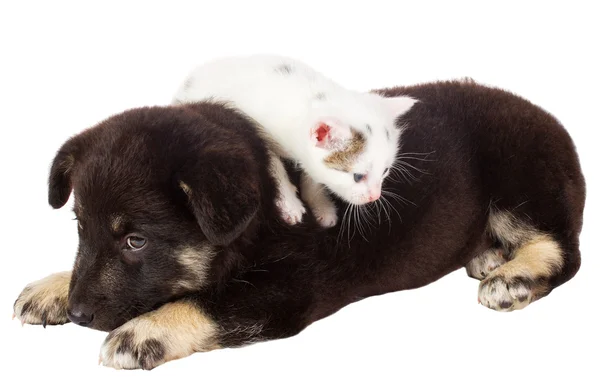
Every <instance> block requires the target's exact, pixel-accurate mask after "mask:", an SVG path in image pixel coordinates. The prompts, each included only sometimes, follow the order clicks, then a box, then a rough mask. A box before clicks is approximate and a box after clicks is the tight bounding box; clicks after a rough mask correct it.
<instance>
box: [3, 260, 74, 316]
mask: <svg viewBox="0 0 600 384" xmlns="http://www.w3.org/2000/svg"><path fill="white" fill-rule="evenodd" d="M70 280H71V272H70V271H69V272H60V273H55V274H53V275H50V276H48V277H45V278H43V279H41V280H38V281H34V282H33V283H31V284H29V285H27V286H26V287H25V288H24V289H23V291H22V292H21V294H20V295H19V297H18V298H17V300H16V301H15V304H14V307H13V309H14V316H15V317H16V318H18V319H19V320H21V323H23V324H25V323H27V324H42V325H43V326H44V327H46V325H48V324H49V325H58V324H64V323H67V322H68V321H69V319H68V318H67V304H68V296H69V282H70Z"/></svg>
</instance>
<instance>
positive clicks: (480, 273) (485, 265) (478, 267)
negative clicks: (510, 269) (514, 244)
mask: <svg viewBox="0 0 600 384" xmlns="http://www.w3.org/2000/svg"><path fill="white" fill-rule="evenodd" d="M504 263H506V260H505V259H504V257H503V256H502V250H501V249H499V248H490V249H488V250H486V251H485V252H483V253H482V254H481V255H479V256H477V257H475V258H474V259H473V260H471V261H469V263H468V264H467V265H466V266H465V268H466V270H467V275H469V276H470V277H472V278H474V279H477V280H483V279H485V277H486V276H487V275H489V274H490V273H491V272H492V271H494V270H495V269H496V268H498V267H499V266H501V265H502V264H504Z"/></svg>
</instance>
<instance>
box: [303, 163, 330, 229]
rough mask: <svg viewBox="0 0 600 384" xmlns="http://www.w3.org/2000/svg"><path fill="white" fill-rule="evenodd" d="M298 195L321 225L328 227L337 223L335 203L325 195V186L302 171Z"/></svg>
mask: <svg viewBox="0 0 600 384" xmlns="http://www.w3.org/2000/svg"><path fill="white" fill-rule="evenodd" d="M300 195H301V196H302V199H303V200H304V201H306V204H308V206H309V207H310V209H311V210H312V212H313V215H315V218H316V219H317V221H318V222H319V224H321V226H323V227H325V228H330V227H333V226H335V225H336V224H337V220H338V216H337V210H336V207H335V204H334V203H333V201H332V200H331V199H330V198H329V196H328V195H327V191H326V189H325V187H324V186H323V185H321V184H319V183H316V182H315V181H314V180H313V179H312V177H310V176H308V175H307V174H306V173H302V178H301V180H300Z"/></svg>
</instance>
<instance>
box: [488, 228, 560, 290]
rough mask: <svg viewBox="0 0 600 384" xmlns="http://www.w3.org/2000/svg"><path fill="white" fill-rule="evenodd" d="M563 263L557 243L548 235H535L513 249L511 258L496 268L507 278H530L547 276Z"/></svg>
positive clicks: (558, 268)
mask: <svg viewBox="0 0 600 384" xmlns="http://www.w3.org/2000/svg"><path fill="white" fill-rule="evenodd" d="M563 263H564V260H563V257H562V251H561V249H560V247H559V245H558V243H557V242H556V241H554V240H552V238H551V237H550V236H548V235H537V236H535V237H533V239H532V240H530V241H528V242H527V243H525V244H524V245H522V246H521V247H519V248H517V249H515V251H514V256H513V259H512V260H511V261H510V262H508V263H506V264H504V265H503V266H502V267H501V268H499V269H498V273H501V274H502V275H503V276H505V277H506V278H508V279H511V278H514V277H525V278H528V279H531V280H536V279H540V278H548V277H550V276H552V275H553V274H554V273H555V272H556V271H558V270H560V268H562V266H563Z"/></svg>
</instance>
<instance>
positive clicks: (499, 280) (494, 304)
mask: <svg viewBox="0 0 600 384" xmlns="http://www.w3.org/2000/svg"><path fill="white" fill-rule="evenodd" d="M531 287H532V282H530V281H528V280H526V279H510V280H507V279H506V278H505V277H504V276H502V275H491V276H490V277H489V278H487V279H485V280H483V281H482V282H481V283H480V284H479V302H480V303H481V304H483V305H484V306H486V307H488V308H491V309H494V310H496V311H501V312H510V311H513V310H515V309H522V308H525V307H526V306H527V305H529V304H530V303H531V302H532V301H533V296H534V295H533V292H532V289H531Z"/></svg>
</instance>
